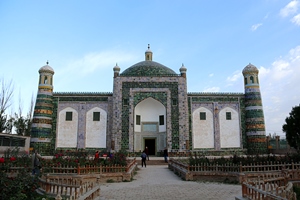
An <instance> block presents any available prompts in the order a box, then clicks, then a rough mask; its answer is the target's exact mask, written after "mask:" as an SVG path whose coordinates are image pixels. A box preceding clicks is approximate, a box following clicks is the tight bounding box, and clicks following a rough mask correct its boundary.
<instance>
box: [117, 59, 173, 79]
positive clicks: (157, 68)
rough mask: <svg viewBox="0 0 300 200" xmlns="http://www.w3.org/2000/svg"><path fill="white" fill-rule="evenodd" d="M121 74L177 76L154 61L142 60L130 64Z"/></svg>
mask: <svg viewBox="0 0 300 200" xmlns="http://www.w3.org/2000/svg"><path fill="white" fill-rule="evenodd" d="M120 75H121V76H177V74H176V73H175V72H174V71H173V70H172V69H170V68H168V67H166V66H164V65H162V64H159V63H157V62H154V61H149V60H146V61H142V62H139V63H136V64H135V65H132V66H131V67H129V68H128V69H126V70H125V71H124V72H122V73H121V74H120Z"/></svg>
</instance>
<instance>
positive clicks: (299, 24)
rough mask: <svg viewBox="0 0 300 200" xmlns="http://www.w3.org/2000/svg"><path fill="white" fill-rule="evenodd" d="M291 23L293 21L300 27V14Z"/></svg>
mask: <svg viewBox="0 0 300 200" xmlns="http://www.w3.org/2000/svg"><path fill="white" fill-rule="evenodd" d="M291 21H292V22H293V23H294V24H296V25H298V26H300V14H298V15H296V16H294V17H293V18H292V19H291Z"/></svg>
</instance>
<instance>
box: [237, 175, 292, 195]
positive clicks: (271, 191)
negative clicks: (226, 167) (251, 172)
mask: <svg viewBox="0 0 300 200" xmlns="http://www.w3.org/2000/svg"><path fill="white" fill-rule="evenodd" d="M287 181H288V179H287V177H285V176H284V174H282V173H281V174H280V173H278V174H266V175H264V174H260V175H259V176H258V178H248V177H247V175H246V177H245V178H244V182H243V183H242V195H243V197H244V198H248V199H252V200H256V199H278V200H281V199H282V200H296V194H295V193H294V192H293V184H292V183H291V182H287Z"/></svg>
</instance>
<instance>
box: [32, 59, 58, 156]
mask: <svg viewBox="0 0 300 200" xmlns="http://www.w3.org/2000/svg"><path fill="white" fill-rule="evenodd" d="M48 64H49V62H48V61H47V63H46V65H45V66H43V67H41V68H40V70H39V74H40V78H39V85H38V92H37V98H36V103H35V107H34V113H33V119H32V128H31V140H30V143H31V147H33V148H36V149H38V150H39V152H40V153H43V152H45V151H47V148H49V143H50V142H51V139H52V134H51V133H52V113H53V75H54V70H53V69H52V67H50V66H49V65H48Z"/></svg>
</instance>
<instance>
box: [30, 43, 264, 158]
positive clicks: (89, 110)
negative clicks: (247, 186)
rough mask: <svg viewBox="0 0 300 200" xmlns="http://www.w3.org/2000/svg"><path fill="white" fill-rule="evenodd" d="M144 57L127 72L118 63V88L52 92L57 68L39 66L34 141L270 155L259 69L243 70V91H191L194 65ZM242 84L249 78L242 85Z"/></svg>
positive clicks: (53, 145)
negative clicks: (189, 75)
mask: <svg viewBox="0 0 300 200" xmlns="http://www.w3.org/2000/svg"><path fill="white" fill-rule="evenodd" d="M178 71H179V74H177V73H176V72H175V71H174V70H173V69H171V68H169V67H167V66H165V65H163V64H160V63H158V62H155V61H153V52H152V51H151V50H150V46H148V49H147V50H146V52H145V60H144V61H141V62H138V63H136V64H134V65H132V66H131V67H128V68H127V69H125V70H124V71H123V72H121V68H120V67H119V66H118V65H117V64H116V66H115V67H113V73H114V76H113V80H112V82H113V83H112V84H113V91H112V93H103V92H93V93H89V92H83V93H70V92H53V76H54V70H53V69H52V67H50V66H49V65H48V63H47V65H45V66H43V67H42V68H41V69H40V70H39V74H40V78H39V79H40V80H39V85H38V94H37V101H36V105H35V110H34V116H33V125H32V131H31V146H32V147H35V148H38V149H39V151H40V152H44V153H45V154H47V152H52V151H53V150H55V149H58V150H59V149H63V150H77V149H91V150H102V149H107V150H110V151H119V150H127V151H129V152H141V151H143V150H144V149H145V147H146V146H147V147H148V149H149V154H150V155H158V154H159V153H160V152H162V151H163V149H164V148H167V149H168V151H170V152H184V151H218V152H219V151H248V152H249V153H265V152H266V150H267V147H266V143H265V127H264V116H263V107H262V101H261V95H260V90H259V82H258V72H259V71H258V69H257V68H256V67H255V66H254V65H252V64H249V65H247V66H246V67H245V68H244V70H243V75H244V87H245V92H244V93H226V92H224V93H213V92H211V93H201V92H188V91H187V88H188V86H187V81H186V79H187V71H188V69H187V68H186V67H185V66H184V65H183V64H182V66H181V67H180V68H179V69H178ZM241 84H242V83H241Z"/></svg>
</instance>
